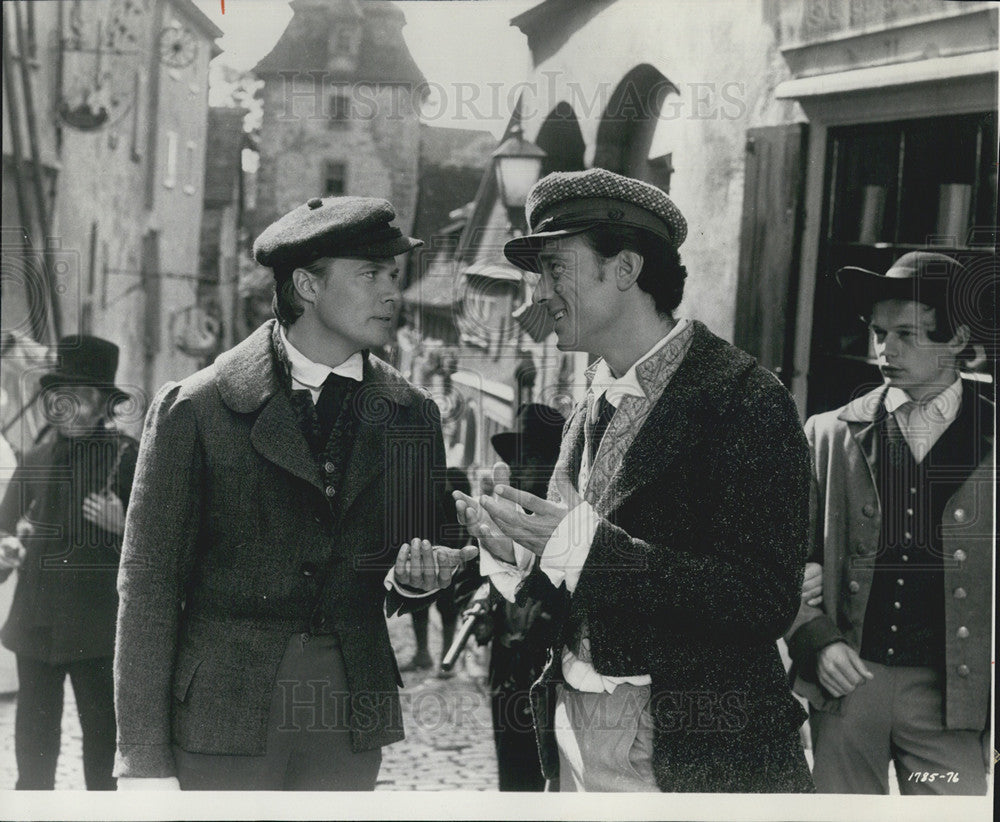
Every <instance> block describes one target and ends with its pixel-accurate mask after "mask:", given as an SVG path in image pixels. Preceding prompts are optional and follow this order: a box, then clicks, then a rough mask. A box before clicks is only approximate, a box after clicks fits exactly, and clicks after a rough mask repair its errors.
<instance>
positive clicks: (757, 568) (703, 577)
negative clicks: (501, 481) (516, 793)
mask: <svg viewBox="0 0 1000 822" xmlns="http://www.w3.org/2000/svg"><path fill="white" fill-rule="evenodd" d="M616 416H617V415H616ZM585 421H586V405H585V404H581V405H579V406H578V407H577V408H576V409H575V411H574V413H573V414H572V415H571V417H570V419H569V421H568V422H567V425H566V429H565V431H564V435H563V441H562V446H561V452H560V456H559V463H558V465H557V468H556V471H559V470H564V471H566V473H567V474H568V476H569V477H571V478H572V480H573V482H574V483H576V481H577V476H578V474H579V467H580V461H581V458H582V452H583V447H584V439H585V433H584V425H585ZM614 430H615V429H614V423H613V424H612V427H611V428H609V429H608V433H607V434H605V438H607V437H608V436H613V434H614ZM605 451H607V452H608V453H611V452H613V451H614V449H604V446H603V444H602V449H601V451H600V452H598V460H600V459H601V453H603V452H605ZM808 501H809V459H808V453H807V450H806V444H805V439H804V437H803V435H802V429H801V426H800V424H799V421H798V418H797V415H796V411H795V408H794V405H793V403H792V401H791V398H790V397H789V396H788V393H787V392H786V391H785V389H784V387H783V386H782V385H781V384H780V383H779V382H778V380H776V379H775V378H774V376H773V375H771V374H770V373H769V372H767V371H765V370H764V369H762V368H760V367H758V366H757V365H756V361H755V360H754V359H753V358H752V357H750V356H749V355H748V354H745V353H744V352H742V351H740V350H738V349H736V348H734V347H733V346H731V345H729V344H728V343H726V342H724V341H723V340H721V339H719V338H718V337H716V336H715V335H714V334H712V333H711V332H710V331H708V329H707V328H705V326H704V325H702V324H701V323H697V322H696V323H694V331H693V334H692V338H691V343H690V346H689V348H688V350H687V353H686V354H685V355H684V358H683V360H682V361H681V363H680V366H679V367H678V369H677V371H676V373H675V374H674V375H673V377H672V378H671V379H670V382H669V383H668V384H667V386H666V388H665V389H664V391H663V393H662V394H661V396H660V397H659V399H658V400H657V401H656V402H655V403H654V404H653V406H652V408H651V409H650V411H649V413H648V416H647V417H646V418H645V422H643V423H642V424H641V427H640V428H639V430H638V431H637V432H636V433H635V436H634V439H633V441H632V444H631V446H630V447H629V448H628V450H627V451H626V452H625V454H624V456H623V457H622V458H621V461H620V463H619V464H618V466H617V468H616V469H615V471H614V475H613V477H612V478H611V481H610V483H609V484H608V486H607V490H606V492H605V494H604V495H603V496H602V498H601V499H600V500H599V501H598V503H597V505H596V506H595V510H596V512H597V513H598V515H599V516H600V518H601V519H600V524H599V526H598V528H597V532H596V535H595V537H594V540H593V543H592V546H591V550H590V553H589V555H588V557H587V560H586V562H585V564H584V567H583V570H582V573H581V575H580V579H579V582H578V583H577V587H576V590H575V591H574V593H573V594H572V597H570V596H569V595H568V594H567V592H566V588H565V586H560V588H559V589H555V588H554V587H553V586H552V585H551V583H550V582H549V581H548V577H546V576H545V574H544V573H542V572H540V571H539V570H538V568H537V567H536V568H535V569H534V570H533V572H532V574H531V575H530V576H529V577H528V579H527V581H526V582H525V584H524V585H522V587H521V589H520V590H519V592H518V597H519V598H521V597H524V596H528V595H532V596H547V597H548V598H549V600H550V601H551V600H552V599H555V600H557V601H560V602H561V606H562V607H561V610H560V608H559V607H558V606H553V607H554V610H555V612H556V613H561V614H562V616H563V620H562V627H561V629H560V630H559V631H558V632H557V634H558V639H557V641H556V642H555V643H554V645H553V648H552V655H551V662H550V664H549V666H548V668H547V669H546V671H545V673H544V674H543V675H542V678H541V679H540V680H539V682H538V683H536V685H535V686H534V687H533V689H532V701H533V710H534V712H535V721H536V728H537V731H538V738H539V740H538V741H539V755H540V758H541V760H542V766H543V770H544V771H545V773H546V775H547V776H549V777H550V778H552V777H554V776H555V775H556V773H557V771H558V754H557V751H556V745H555V739H554V733H553V731H552V711H553V710H554V700H553V683H555V682H557V681H558V679H559V677H560V671H559V662H558V660H559V659H560V656H561V649H562V647H563V646H564V645H565V644H566V643H567V641H568V639H569V630H570V626H571V625H572V623H573V622H574V621H575V620H576V619H578V618H579V617H581V616H582V617H585V618H586V622H587V626H588V632H589V639H590V653H591V656H592V661H593V665H594V667H595V668H596V670H597V671H598V673H600V674H602V675H606V676H635V675H641V674H649V675H650V677H651V680H652V684H651V711H652V714H653V720H654V734H653V770H654V773H655V775H656V781H657V785H658V786H659V787H660V788H661V790H664V791H706V792H723V791H732V792H744V791H774V792H793V791H808V790H811V789H812V784H811V780H810V778H809V773H808V769H807V767H806V763H805V760H804V758H803V757H802V754H801V750H800V746H799V741H798V730H797V729H798V727H799V726H800V725H801V724H802V722H803V720H804V719H805V712H804V711H803V710H802V708H801V707H800V706H799V705H798V703H797V702H796V700H795V699H794V697H793V696H792V694H791V693H790V690H789V688H788V685H787V682H786V679H785V670H784V667H783V665H782V662H781V659H780V657H779V654H778V650H777V646H776V640H777V639H778V638H779V637H780V636H781V635H782V633H783V632H784V631H785V630H786V629H787V627H788V626H789V625H790V624H791V621H792V619H793V618H794V616H795V613H796V609H797V607H798V603H799V591H800V586H801V584H802V570H803V565H804V563H805V559H806V555H807V550H808V532H807V526H808V514H809V511H808Z"/></svg>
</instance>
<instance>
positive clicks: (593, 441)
mask: <svg viewBox="0 0 1000 822" xmlns="http://www.w3.org/2000/svg"><path fill="white" fill-rule="evenodd" d="M614 415H615V407H614V406H613V405H612V404H611V403H610V402H608V397H607V394H601V397H600V399H599V400H598V401H597V419H596V420H595V421H594V425H593V427H592V428H591V429H590V463H591V465H593V463H594V459H595V458H596V457H597V449H598V447H599V446H600V444H601V440H602V439H603V438H604V432H605V431H607V430H608V426H609V425H610V424H611V418H612V417H614Z"/></svg>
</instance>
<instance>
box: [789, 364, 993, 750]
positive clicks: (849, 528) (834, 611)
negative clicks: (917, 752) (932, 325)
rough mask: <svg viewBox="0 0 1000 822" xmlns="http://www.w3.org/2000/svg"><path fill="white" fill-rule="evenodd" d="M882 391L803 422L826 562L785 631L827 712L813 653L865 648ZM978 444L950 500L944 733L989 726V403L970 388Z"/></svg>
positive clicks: (800, 683)
mask: <svg viewBox="0 0 1000 822" xmlns="http://www.w3.org/2000/svg"><path fill="white" fill-rule="evenodd" d="M884 394H885V389H884V388H882V387H880V388H877V389H875V390H874V391H870V392H868V393H867V394H865V395H864V396H862V397H859V398H857V399H856V400H854V401H853V402H851V403H849V404H848V405H845V406H843V407H842V408H838V409H836V410H834V411H829V412H827V413H825V414H818V415H816V416H814V417H810V419H809V420H808V421H807V422H806V437H807V439H808V441H809V445H810V450H811V452H812V457H813V473H814V477H813V505H812V509H813V525H812V531H813V540H814V543H815V548H814V558H815V559H816V560H817V561H821V562H822V564H823V604H822V606H821V607H820V608H813V607H810V606H808V605H805V604H803V605H802V606H801V607H800V609H799V613H798V615H797V616H796V619H795V623H794V624H793V626H792V628H791V629H790V630H789V633H788V644H789V651H790V652H791V654H792V659H793V667H792V672H791V675H792V678H793V682H794V689H795V691H796V692H797V693H800V694H801V695H802V696H804V697H806V698H807V699H808V700H809V702H810V704H811V705H812V706H813V707H815V708H817V709H821V710H827V711H838V710H839V709H840V703H841V700H840V699H834V698H831V697H830V696H829V694H827V693H826V692H825V691H824V690H823V689H822V688H821V687H820V686H819V684H818V683H817V682H816V681H815V675H814V674H813V673H812V672H811V671H810V672H807V673H806V675H805V676H803V675H802V672H803V666H805V665H811V666H815V654H816V652H817V651H818V650H819V649H821V648H822V647H824V646H826V645H829V644H830V643H831V642H835V641H838V640H843V641H845V642H847V643H848V644H849V645H850V646H851V647H852V648H854V649H855V650H859V649H860V648H861V638H862V632H863V630H864V618H865V612H866V610H867V608H868V598H869V594H870V593H871V588H872V577H873V573H874V570H875V558H876V552H877V550H878V546H879V531H880V528H881V520H882V516H883V511H882V504H881V501H880V500H879V498H878V492H877V482H876V477H877V471H878V470H879V464H878V459H877V455H878V453H879V448H878V442H877V436H878V425H877V420H878V416H879V409H880V408H881V407H882V404H883V396H884ZM962 403H963V414H964V410H965V409H970V410H971V413H970V414H969V418H970V419H971V420H972V425H973V430H972V431H970V432H969V436H970V437H971V439H972V442H973V444H974V448H973V454H974V456H973V458H972V462H971V464H970V465H969V466H968V467H967V469H968V471H969V473H968V476H967V477H966V478H965V481H964V482H963V483H962V484H961V486H960V487H959V488H958V489H957V490H956V491H955V492H954V493H953V494H952V495H951V497H949V499H948V501H947V502H946V504H945V509H944V517H943V519H942V521H941V523H940V526H939V527H940V528H941V537H942V543H943V546H944V550H943V553H944V557H943V559H944V591H943V596H944V610H945V648H944V657H945V700H944V705H943V708H944V722H945V725H946V726H947V727H948V728H952V729H962V728H964V729H970V730H978V731H981V730H982V729H983V728H984V727H986V725H987V724H988V722H989V706H990V675H991V659H992V647H993V646H992V624H993V623H992V615H991V614H992V610H991V609H992V595H993V576H994V552H993V539H994V537H993V494H994V485H993V471H994V464H995V453H994V407H993V403H991V402H990V401H989V400H987V399H985V398H984V397H982V396H981V395H980V394H979V393H978V392H976V391H974V390H973V388H972V387H971V386H970V385H968V384H967V385H966V386H965V387H964V388H963V391H962Z"/></svg>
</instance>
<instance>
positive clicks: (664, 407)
mask: <svg viewBox="0 0 1000 822" xmlns="http://www.w3.org/2000/svg"><path fill="white" fill-rule="evenodd" d="M692 325H693V326H694V328H693V331H692V336H691V345H690V347H689V348H688V350H687V353H686V354H685V355H684V359H683V360H682V361H681V364H680V366H679V367H678V369H677V371H676V373H675V374H674V375H673V377H672V378H671V379H670V383H669V386H668V388H667V390H665V391H664V392H663V395H662V396H661V397H660V398H659V399H658V400H657V401H656V403H655V404H654V405H653V408H652V409H651V410H650V412H649V416H648V417H646V421H645V423H644V424H643V426H642V428H641V429H640V430H639V431H638V432H637V433H636V435H635V438H634V440H633V441H632V445H631V446H630V447H629V449H628V451H627V452H626V453H625V457H624V459H623V462H622V466H621V468H620V470H619V471H617V472H616V474H615V476H614V478H613V479H612V480H611V482H610V483H609V484H608V488H607V491H606V493H605V494H604V495H603V497H602V499H601V500H600V501H599V504H598V510H599V511H601V512H611V511H614V510H615V509H616V508H618V507H619V506H620V505H621V503H622V502H624V501H625V500H626V499H628V497H629V496H630V495H631V494H632V493H634V492H635V491H636V490H637V489H638V488H639V487H641V486H642V485H644V484H646V483H648V482H653V481H655V479H656V478H657V477H658V476H662V474H663V471H664V470H666V468H667V467H668V466H669V465H670V464H671V463H673V461H674V460H675V459H677V457H678V456H680V455H681V454H683V453H684V452H685V451H687V450H688V449H690V448H691V447H692V446H693V445H695V444H696V443H698V442H700V441H702V440H704V439H705V438H706V437H709V436H714V432H715V424H714V421H715V420H716V419H718V417H719V416H720V415H721V414H725V412H726V408H727V407H728V405H729V403H730V402H731V396H732V394H733V391H734V390H735V389H736V387H737V386H738V385H739V384H740V383H741V382H742V380H743V378H744V377H745V375H746V374H747V372H748V371H750V370H751V369H752V368H753V367H754V365H755V364H756V360H754V358H753V357H751V356H750V355H749V354H747V353H745V352H743V351H740V350H739V349H737V348H734V347H733V346H731V345H730V344H729V343H727V342H725V341H724V340H722V339H720V338H719V337H717V336H715V334H713V333H712V332H711V331H709V330H708V328H706V327H705V326H704V325H703V324H702V323H700V322H698V321H697V320H695V321H693V322H692ZM584 408H585V404H583V403H581V404H580V405H579V406H577V410H576V413H575V414H574V415H573V417H572V418H571V420H570V422H569V424H568V427H567V429H566V436H565V437H564V438H563V443H562V449H561V451H560V456H559V462H560V463H561V464H562V465H564V466H566V468H567V469H568V470H569V475H570V477H571V478H572V481H573V483H574V485H575V484H576V481H577V474H578V473H579V466H580V460H581V456H582V454H583V443H584V424H585V417H586V414H585V413H583V409H584ZM654 469H655V470H654Z"/></svg>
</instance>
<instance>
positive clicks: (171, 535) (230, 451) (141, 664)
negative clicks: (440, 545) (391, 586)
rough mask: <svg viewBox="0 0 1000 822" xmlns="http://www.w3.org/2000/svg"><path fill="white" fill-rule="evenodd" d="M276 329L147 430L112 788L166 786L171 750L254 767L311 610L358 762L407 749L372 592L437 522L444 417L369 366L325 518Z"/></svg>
mask: <svg viewBox="0 0 1000 822" xmlns="http://www.w3.org/2000/svg"><path fill="white" fill-rule="evenodd" d="M272 329H273V321H269V322H267V323H265V324H264V325H263V326H261V328H259V329H258V330H257V331H256V332H254V333H253V334H252V335H251V336H250V337H249V338H248V339H247V340H245V341H244V342H242V343H240V344H239V345H238V346H236V347H235V348H234V349H232V350H230V351H228V352H226V353H225V354H223V355H222V356H220V357H219V358H218V360H216V362H215V364H214V365H212V366H210V367H209V368H207V369H204V370H203V371H200V372H198V373H197V374H195V375H193V376H191V377H189V378H187V379H185V380H183V381H181V382H179V383H171V384H168V385H166V386H165V387H164V388H163V389H162V390H161V391H160V392H159V393H158V395H157V396H156V398H155V400H154V401H153V403H152V407H151V408H150V411H149V414H148V416H147V419H146V424H145V429H144V432H143V436H142V441H141V447H140V453H139V462H138V468H137V472H136V481H135V486H134V490H133V498H132V506H131V508H130V510H129V515H128V519H127V522H126V528H125V539H124V548H123V553H122V562H121V571H120V574H119V579H118V589H119V595H120V599H121V606H120V610H119V618H118V635H117V636H118V640H117V643H118V644H117V652H116V657H115V684H116V706H117V712H118V756H117V760H116V771H115V772H116V775H118V776H135V777H143V776H169V775H172V774H173V773H174V763H173V756H172V753H171V744H176V745H179V746H180V747H181V748H183V749H184V750H187V751H191V752H195V753H203V754H227V755H257V754H262V753H264V748H265V741H266V723H267V718H268V710H269V706H270V701H271V695H272V692H273V689H274V687H275V681H274V678H275V675H276V673H277V670H278V665H279V663H280V661H281V657H282V654H283V652H284V648H285V645H286V643H287V641H288V637H289V635H291V634H293V633H296V632H300V631H301V632H307V631H309V630H310V626H311V624H312V622H311V618H312V616H313V615H314V606H315V607H316V609H318V611H320V612H321V613H322V614H323V618H324V621H325V625H326V630H328V631H330V632H333V633H336V634H337V635H338V636H339V638H340V644H341V651H342V653H343V657H344V664H345V668H346V671H347V677H348V681H349V683H350V701H349V705H350V725H351V741H352V747H353V748H354V750H356V751H360V750H365V749H371V748H375V747H378V746H381V745H386V744H389V743H391V742H394V741H398V740H399V739H402V737H403V729H402V722H401V713H400V705H399V696H398V691H397V685H401V684H402V681H401V679H400V677H399V672H398V669H397V667H396V660H395V657H394V655H393V651H392V647H391V645H390V643H389V636H388V632H387V629H386V623H385V617H384V614H383V607H385V608H386V609H387V610H389V611H392V610H395V609H397V607H398V606H399V604H400V603H399V600H400V598H399V597H398V595H395V594H394V592H393V594H390V595H389V599H388V600H387V592H386V590H385V587H384V584H383V581H384V577H385V574H386V572H387V570H388V569H389V567H391V565H392V563H393V562H394V561H395V556H396V552H397V551H398V549H399V546H400V545H401V544H402V543H403V542H404V541H406V540H408V539H411V538H413V537H422V538H428V539H435V537H436V532H437V529H438V526H439V524H440V523H441V521H442V513H443V512H442V507H441V506H442V505H443V504H444V495H443V493H438V489H439V488H443V482H444V443H443V438H442V435H441V425H440V415H439V413H438V410H437V406H436V405H435V404H434V402H433V400H431V399H430V397H429V395H426V394H425V393H423V392H421V391H419V390H418V389H416V388H414V387H413V386H411V385H410V384H409V383H407V382H406V381H405V380H404V379H403V378H402V376H400V375H399V374H398V372H396V371H395V370H394V369H392V368H390V367H389V366H388V365H386V364H385V363H383V362H382V361H381V360H379V359H377V358H376V357H373V356H366V357H365V364H364V380H363V382H362V385H361V387H360V388H359V389H358V391H357V393H356V395H355V397H354V402H355V409H356V413H357V417H358V422H357V426H356V430H355V436H356V439H355V442H354V444H353V448H352V450H351V454H350V457H349V458H348V461H347V465H346V469H345V472H344V479H343V483H342V486H341V488H340V489H339V490H338V491H337V495H338V499H339V500H340V505H339V507H336V506H332V505H331V504H330V503H329V501H328V499H327V495H326V489H327V486H326V485H325V480H324V475H323V465H322V463H321V461H319V460H317V458H316V456H315V455H314V454H313V453H312V452H310V449H309V447H308V445H307V442H306V439H305V437H304V435H303V432H302V427H301V426H300V425H299V423H298V422H297V419H296V416H295V414H294V411H293V408H292V405H291V402H290V400H289V394H288V393H287V392H286V391H285V390H284V389H283V387H282V385H281V381H280V380H279V374H278V371H277V368H278V367H279V366H278V364H277V359H276V356H275V353H274V348H273V346H272V342H271V333H272ZM327 568H329V572H328V573H327V572H326V571H325V569H327ZM324 578H325V579H326V582H325V583H324V582H323V580H324ZM393 597H395V599H393ZM317 601H318V602H319V605H316V603H317ZM419 602H421V603H424V604H425V602H426V600H419Z"/></svg>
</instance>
